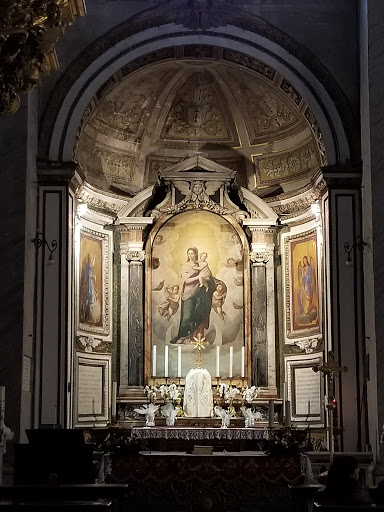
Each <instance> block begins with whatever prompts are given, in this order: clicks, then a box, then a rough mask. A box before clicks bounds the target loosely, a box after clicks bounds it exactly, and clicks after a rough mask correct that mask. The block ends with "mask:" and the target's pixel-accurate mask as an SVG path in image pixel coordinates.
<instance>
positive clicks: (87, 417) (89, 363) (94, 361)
mask: <svg viewBox="0 0 384 512" xmlns="http://www.w3.org/2000/svg"><path fill="white" fill-rule="evenodd" d="M110 382H111V356H110V355H109V354H103V355H99V354H88V353H77V354H76V373H75V403H74V406H75V426H76V427H81V426H86V425H97V426H105V425H107V423H108V422H109V418H110V414H109V413H110V399H111V398H110V397H111V391H110Z"/></svg>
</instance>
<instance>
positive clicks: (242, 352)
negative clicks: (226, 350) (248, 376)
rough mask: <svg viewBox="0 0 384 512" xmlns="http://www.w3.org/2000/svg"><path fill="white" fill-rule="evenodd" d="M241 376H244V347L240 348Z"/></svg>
mask: <svg viewBox="0 0 384 512" xmlns="http://www.w3.org/2000/svg"><path fill="white" fill-rule="evenodd" d="M241 376H242V377H244V376H245V347H241Z"/></svg>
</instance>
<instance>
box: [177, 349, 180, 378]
mask: <svg viewBox="0 0 384 512" xmlns="http://www.w3.org/2000/svg"><path fill="white" fill-rule="evenodd" d="M177 376H178V377H181V346H180V345H179V346H178V347H177Z"/></svg>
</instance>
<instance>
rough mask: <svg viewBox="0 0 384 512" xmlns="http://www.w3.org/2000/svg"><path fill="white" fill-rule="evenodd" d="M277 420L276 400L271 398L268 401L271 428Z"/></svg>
mask: <svg viewBox="0 0 384 512" xmlns="http://www.w3.org/2000/svg"><path fill="white" fill-rule="evenodd" d="M274 422H275V402H274V401H273V400H269V402H268V426H269V428H273V425H274Z"/></svg>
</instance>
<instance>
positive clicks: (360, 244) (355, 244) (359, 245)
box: [344, 235, 368, 267]
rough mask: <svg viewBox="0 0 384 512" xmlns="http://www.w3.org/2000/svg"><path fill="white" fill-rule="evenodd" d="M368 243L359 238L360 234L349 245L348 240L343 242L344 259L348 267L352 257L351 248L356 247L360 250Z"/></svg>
mask: <svg viewBox="0 0 384 512" xmlns="http://www.w3.org/2000/svg"><path fill="white" fill-rule="evenodd" d="M367 245H368V244H367V242H364V240H363V239H362V238H361V236H360V235H358V236H357V237H356V238H355V240H354V242H353V244H352V245H351V246H350V245H349V243H348V242H345V243H344V251H345V252H346V253H347V259H346V260H345V264H346V265H347V267H350V266H351V265H352V258H351V252H352V251H353V249H355V248H357V249H359V250H360V251H361V252H363V251H364V247H366V246H367Z"/></svg>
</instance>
